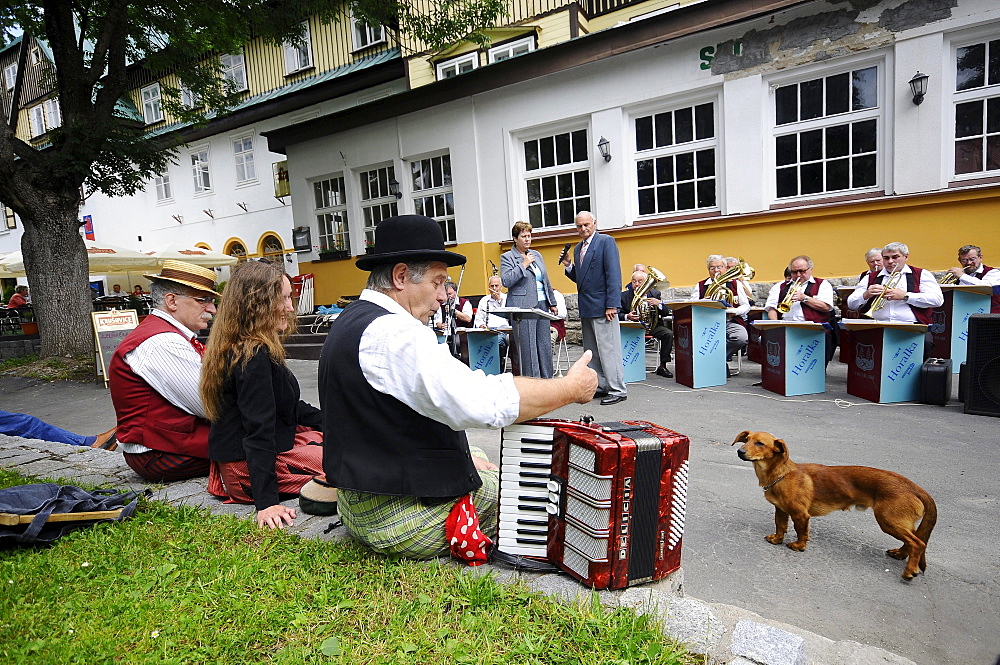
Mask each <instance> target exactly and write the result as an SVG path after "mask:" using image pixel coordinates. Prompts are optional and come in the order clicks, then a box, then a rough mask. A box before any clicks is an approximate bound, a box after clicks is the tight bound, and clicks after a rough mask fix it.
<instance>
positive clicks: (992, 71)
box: [955, 39, 1000, 176]
mask: <svg viewBox="0 0 1000 665" xmlns="http://www.w3.org/2000/svg"><path fill="white" fill-rule="evenodd" d="M997 171H1000V39H994V40H991V41H987V42H980V43H978V44H970V45H968V46H962V47H960V48H958V49H956V50H955V175H956V176H958V175H966V174H983V173H987V172H994V173H995V172H997Z"/></svg>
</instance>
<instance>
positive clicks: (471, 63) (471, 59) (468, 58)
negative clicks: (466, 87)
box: [437, 51, 479, 81]
mask: <svg viewBox="0 0 1000 665" xmlns="http://www.w3.org/2000/svg"><path fill="white" fill-rule="evenodd" d="M478 66H479V51H473V52H472V53H466V54H465V55H462V56H459V57H457V58H452V59H451V60H448V61H447V62H442V63H440V64H438V66H437V78H438V81H443V80H445V79H450V78H455V77H456V76H458V75H459V74H468V73H469V72H471V71H472V70H473V69H475V68H476V67H478Z"/></svg>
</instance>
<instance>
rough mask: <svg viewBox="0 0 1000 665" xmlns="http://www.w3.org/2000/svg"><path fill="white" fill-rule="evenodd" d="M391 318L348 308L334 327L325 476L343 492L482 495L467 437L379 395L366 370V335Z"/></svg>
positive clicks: (323, 379) (327, 362) (325, 376)
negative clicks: (363, 367)
mask: <svg viewBox="0 0 1000 665" xmlns="http://www.w3.org/2000/svg"><path fill="white" fill-rule="evenodd" d="M388 313H389V312H388V311H387V310H386V309H385V308H383V307H380V306H379V305H376V304H375V303H372V302H368V301H366V300H357V301H355V302H353V303H351V304H349V305H348V306H347V307H346V308H344V311H343V312H342V313H341V314H340V316H338V317H337V319H336V321H334V322H333V325H331V326H330V334H329V335H328V336H327V338H326V342H325V343H324V344H323V352H322V355H321V356H320V361H319V401H320V405H321V406H322V408H323V432H324V435H325V440H324V443H323V471H324V472H325V473H326V479H327V482H329V483H330V484H331V485H333V486H335V487H339V488H343V489H352V490H359V491H362V492H371V493H373V494H391V495H397V496H418V497H427V498H445V497H458V496H462V495H464V494H467V493H469V492H471V491H472V490H475V489H477V488H479V486H480V485H482V483H483V481H482V480H481V479H480V477H479V472H478V471H477V470H476V467H475V464H474V463H473V461H472V455H471V454H470V453H469V442H468V440H467V439H466V437H465V432H455V431H454V430H452V429H451V428H450V427H448V426H447V425H443V424H441V423H439V422H437V421H436V420H431V419H430V418H427V417H425V416H422V415H420V414H419V413H417V412H416V411H414V410H413V409H411V408H410V407H408V406H407V405H406V404H404V403H403V402H400V401H399V400H398V399H396V398H395V397H391V396H389V395H386V394H385V393H381V392H379V391H377V390H375V389H374V388H372V387H371V385H370V384H369V383H368V381H367V380H366V379H365V377H364V374H363V373H362V371H361V365H360V363H359V361H358V350H359V348H360V345H361V336H362V335H363V334H364V332H365V330H366V329H367V328H368V326H369V324H371V322H372V321H374V320H375V319H377V318H378V317H380V316H385V315H386V314H388Z"/></svg>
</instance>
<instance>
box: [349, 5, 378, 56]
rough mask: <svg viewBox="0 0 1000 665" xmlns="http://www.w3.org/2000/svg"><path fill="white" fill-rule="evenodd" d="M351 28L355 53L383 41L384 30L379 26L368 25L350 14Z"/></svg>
mask: <svg viewBox="0 0 1000 665" xmlns="http://www.w3.org/2000/svg"><path fill="white" fill-rule="evenodd" d="M351 27H352V29H351V33H352V35H353V37H354V50H355V51H360V50H361V49H365V48H368V47H369V46H373V45H375V44H380V43H382V42H384V41H385V28H383V27H382V26H381V25H375V26H372V25H368V23H367V22H366V21H365V20H364V19H361V18H358V17H356V16H354V15H353V14H351Z"/></svg>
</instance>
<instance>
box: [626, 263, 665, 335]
mask: <svg viewBox="0 0 1000 665" xmlns="http://www.w3.org/2000/svg"><path fill="white" fill-rule="evenodd" d="M665 281H667V278H666V276H664V274H663V273H662V272H660V271H659V270H657V269H656V268H654V267H653V266H646V281H645V282H643V283H642V284H640V285H639V288H638V289H636V290H635V295H634V296H632V307H631V311H632V313H633V314H635V315H637V316H638V317H639V321H640V322H641V323H642V327H643V328H645V329H646V330H652V329H653V328H655V327H656V326H657V325H658V324H659V323H660V313H659V312H658V311H657V309H656V308H655V307H653V306H652V305H650V304H649V303H648V302H646V294H647V293H649V291H650V289H652V288H653V287H654V286H656V285H657V284H659V283H660V282H665Z"/></svg>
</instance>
